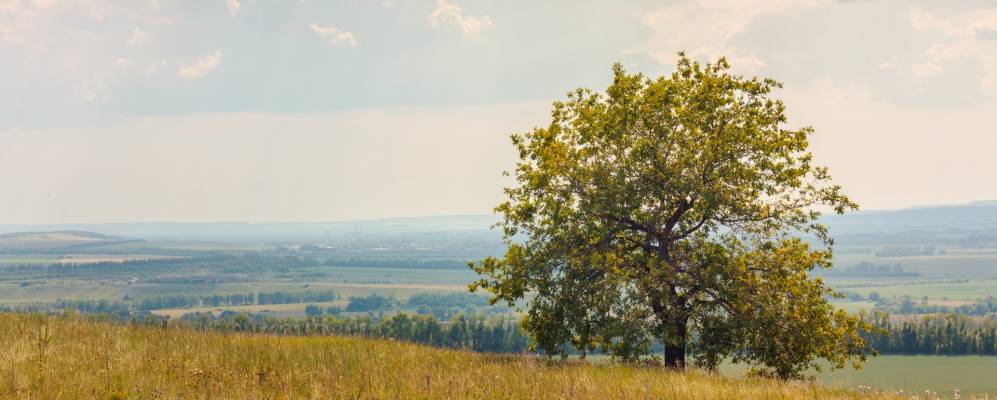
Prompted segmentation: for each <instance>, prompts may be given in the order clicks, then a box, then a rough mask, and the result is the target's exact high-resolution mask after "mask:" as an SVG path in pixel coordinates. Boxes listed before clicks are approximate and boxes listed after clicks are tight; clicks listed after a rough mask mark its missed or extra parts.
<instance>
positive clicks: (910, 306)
mask: <svg viewBox="0 0 997 400" xmlns="http://www.w3.org/2000/svg"><path fill="white" fill-rule="evenodd" d="M870 300H873V301H875V300H876V299H872V297H871V296H870ZM876 309H878V310H881V311H885V312H888V313H894V314H962V315H973V316H986V315H991V314H997V298H994V297H993V296H990V297H987V298H986V299H982V300H978V301H976V302H975V303H972V304H963V305H959V306H947V305H942V304H927V302H918V301H916V300H914V299H912V298H910V297H905V298H903V299H901V300H900V301H899V302H898V301H888V300H883V299H879V302H877V304H876Z"/></svg>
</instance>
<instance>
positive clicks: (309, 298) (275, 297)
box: [0, 290, 339, 317]
mask: <svg viewBox="0 0 997 400" xmlns="http://www.w3.org/2000/svg"><path fill="white" fill-rule="evenodd" d="M337 299H339V295H338V294H336V293H335V292H333V291H331V290H327V291H306V292H280V291H277V292H260V293H247V294H230V295H210V296H209V295H202V296H196V295H175V296H159V297H147V298H142V299H129V298H126V299H125V300H123V301H110V300H57V301H54V302H47V303H28V304H17V305H5V306H0V310H2V311H20V312H60V311H63V310H73V311H77V312H80V313H85V314H109V315H114V316H118V317H128V316H129V315H131V314H132V313H138V314H142V313H144V312H147V311H152V310H160V309H166V308H187V307H217V306H241V305H254V304H296V303H312V302H316V303H318V302H329V301H333V300H337Z"/></svg>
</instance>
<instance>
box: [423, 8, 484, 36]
mask: <svg viewBox="0 0 997 400" xmlns="http://www.w3.org/2000/svg"><path fill="white" fill-rule="evenodd" d="M445 23H449V24H453V25H454V26H456V27H457V28H458V29H460V30H461V32H464V33H473V32H478V31H481V30H484V29H488V28H491V27H492V18H491V17H489V16H487V15H485V16H483V17H475V16H471V15H465V14H464V12H463V10H461V8H460V7H458V6H457V5H456V4H453V3H450V2H448V1H447V0H437V1H436V9H435V10H433V12H432V13H431V14H429V25H430V26H432V27H433V29H438V28H439V27H440V26H441V25H442V24H445Z"/></svg>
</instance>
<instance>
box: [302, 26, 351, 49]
mask: <svg viewBox="0 0 997 400" xmlns="http://www.w3.org/2000/svg"><path fill="white" fill-rule="evenodd" d="M309 27H310V28H311V29H312V32H315V34H316V35H318V36H319V37H320V38H322V40H325V41H327V42H329V43H330V44H332V45H334V46H349V47H357V46H360V42H358V41H357V40H356V38H354V37H353V32H347V31H343V30H339V29H338V28H336V27H334V26H332V25H329V26H326V27H323V26H319V25H315V24H311V25H309Z"/></svg>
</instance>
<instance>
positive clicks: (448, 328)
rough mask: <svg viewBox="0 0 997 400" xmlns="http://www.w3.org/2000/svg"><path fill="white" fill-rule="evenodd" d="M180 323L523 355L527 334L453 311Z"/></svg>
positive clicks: (231, 317) (230, 316)
mask: <svg viewBox="0 0 997 400" xmlns="http://www.w3.org/2000/svg"><path fill="white" fill-rule="evenodd" d="M181 324H182V325H187V326H192V327H194V328H196V329H204V330H213V331H222V332H250V333H262V334H272V335H302V336H303V335H344V336H362V337H368V338H378V339H394V340H404V341H409V342H414V343H419V344H424V345H429V346H436V347H447V348H456V349H467V350H473V351H479V352H490V353H522V352H525V351H528V350H529V344H530V338H529V335H528V334H527V333H526V332H525V331H524V330H523V329H522V328H521V327H520V325H519V323H518V322H517V321H515V320H512V319H508V318H486V317H485V316H484V315H480V314H475V315H458V316H456V317H454V318H453V319H451V320H450V321H449V322H440V321H438V320H437V319H436V318H433V317H431V316H424V315H408V314H395V315H394V316H391V317H389V318H384V319H381V320H377V319H374V318H372V317H370V316H363V317H355V318H340V317H331V316H327V317H310V318H281V319H278V318H273V317H268V316H261V315H255V314H245V313H233V312H224V313H222V314H221V315H219V316H214V315H212V314H210V313H194V314H187V315H185V316H184V317H182V319H181Z"/></svg>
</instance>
